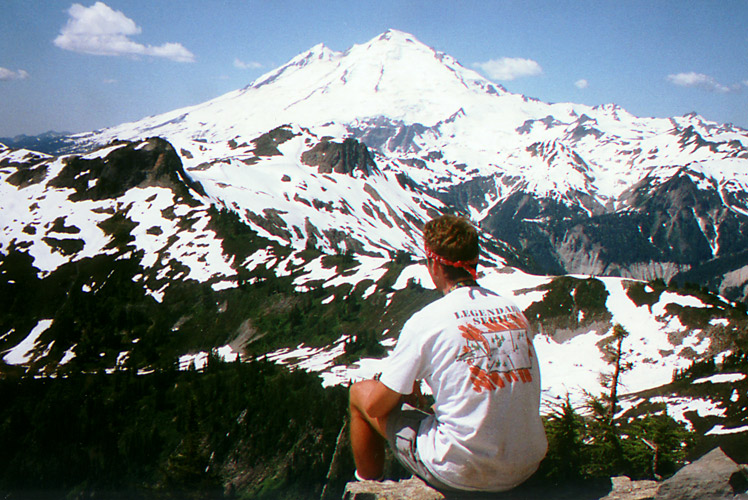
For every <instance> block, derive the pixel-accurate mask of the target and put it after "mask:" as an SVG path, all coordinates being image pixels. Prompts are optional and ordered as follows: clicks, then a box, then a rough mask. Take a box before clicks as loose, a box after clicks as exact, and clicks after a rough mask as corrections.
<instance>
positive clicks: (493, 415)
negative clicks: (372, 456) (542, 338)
mask: <svg viewBox="0 0 748 500" xmlns="http://www.w3.org/2000/svg"><path fill="white" fill-rule="evenodd" d="M414 380H423V381H425V382H426V383H427V384H428V386H429V387H430V388H431V390H432V392H433V394H434V397H435V403H434V405H433V409H434V418H429V419H426V420H424V421H423V423H422V424H421V428H420V431H419V435H418V438H417V447H418V449H419V453H420V455H421V458H422V459H423V461H424V463H425V465H426V467H427V468H428V469H430V471H431V472H432V473H433V474H434V475H435V476H437V477H439V478H440V479H441V480H442V481H443V482H444V483H445V484H447V485H449V486H452V487H455V488H460V489H465V490H477V489H480V490H493V491H498V490H506V489H509V488H512V487H514V486H516V485H517V484H519V483H521V482H522V481H524V480H525V479H527V477H529V476H530V475H531V474H532V473H533V472H534V471H535V469H536V468H537V465H538V463H539V462H540V460H541V459H542V457H543V456H544V455H545V451H546V446H547V443H546V439H545V433H544V430H543V426H542V421H541V420H540V417H539V412H538V406H539V400H540V374H539V371H538V363H537V361H536V358H535V352H534V350H533V347H532V342H531V341H530V339H529V338H528V334H527V321H526V320H525V318H524V316H523V315H522V312H521V311H520V310H519V309H518V308H517V307H516V306H515V305H513V304H512V303H511V302H509V301H508V300H506V299H504V298H502V297H500V296H498V295H496V294H495V293H493V292H491V291H489V290H486V289H484V288H481V287H476V286H473V287H462V288H458V289H456V290H453V291H451V292H450V293H448V294H447V295H445V296H444V297H443V298H441V299H439V300H438V301H436V302H434V303H432V304H430V305H428V306H426V307H425V308H424V309H422V310H421V311H419V312H418V313H416V314H415V315H414V316H413V317H412V318H411V319H410V320H409V321H408V323H406V325H405V327H404V328H403V331H402V332H401V335H400V339H399V340H398V345H397V347H396V348H395V351H394V352H393V353H392V355H391V356H390V357H389V358H388V362H387V368H386V369H385V371H384V372H383V374H382V377H381V379H380V381H381V382H382V383H384V384H385V385H387V386H388V387H390V388H391V389H393V390H395V391H398V392H405V393H407V392H409V389H408V387H409V386H410V387H412V384H413V381H414Z"/></svg>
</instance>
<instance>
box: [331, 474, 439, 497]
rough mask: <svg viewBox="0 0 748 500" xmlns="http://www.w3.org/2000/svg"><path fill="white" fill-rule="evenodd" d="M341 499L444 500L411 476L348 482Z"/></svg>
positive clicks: (436, 492) (437, 493)
mask: <svg viewBox="0 0 748 500" xmlns="http://www.w3.org/2000/svg"><path fill="white" fill-rule="evenodd" d="M343 500H444V495H442V494H441V493H439V492H438V491H436V490H434V489H432V488H430V487H429V486H427V485H426V483H424V482H423V481H422V480H421V479H419V478H417V477H413V478H410V479H403V480H401V481H356V482H351V483H348V484H347V485H346V487H345V492H343Z"/></svg>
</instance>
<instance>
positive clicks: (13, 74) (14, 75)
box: [0, 68, 29, 81]
mask: <svg viewBox="0 0 748 500" xmlns="http://www.w3.org/2000/svg"><path fill="white" fill-rule="evenodd" d="M28 77H29V74H28V72H27V71H24V70H22V69H19V70H18V71H12V70H9V69H5V68H0V81H5V80H25V79H26V78H28Z"/></svg>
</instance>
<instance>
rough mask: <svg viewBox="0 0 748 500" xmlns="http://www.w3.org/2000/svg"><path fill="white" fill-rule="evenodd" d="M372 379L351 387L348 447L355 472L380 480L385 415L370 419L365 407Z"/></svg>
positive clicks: (382, 463) (371, 386) (372, 385)
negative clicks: (354, 465) (350, 449)
mask: <svg viewBox="0 0 748 500" xmlns="http://www.w3.org/2000/svg"><path fill="white" fill-rule="evenodd" d="M375 384H377V382H376V381H374V380H364V381H362V382H356V383H355V384H353V385H352V386H351V388H350V393H349V395H350V411H351V448H352V449H353V460H354V461H355V462H356V470H357V471H358V475H359V476H361V477H362V478H363V479H379V478H381V477H382V474H383V472H384V445H385V438H384V436H385V434H386V428H387V416H386V415H385V416H383V417H380V418H373V417H371V416H369V415H368V414H367V413H366V411H365V410H364V408H365V407H366V402H367V400H368V398H369V396H370V394H371V390H372V389H373V387H374V385H375Z"/></svg>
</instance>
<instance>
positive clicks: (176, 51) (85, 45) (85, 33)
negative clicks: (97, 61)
mask: <svg viewBox="0 0 748 500" xmlns="http://www.w3.org/2000/svg"><path fill="white" fill-rule="evenodd" d="M68 14H69V15H70V18H69V19H68V22H67V24H66V25H65V26H64V27H63V28H62V29H61V30H60V35H59V36H58V37H57V38H55V41H54V44H55V45H56V46H58V47H60V48H61V49H64V50H70V51H73V52H81V53H84V54H93V55H98V56H152V57H164V58H166V59H171V60H173V61H178V62H193V61H194V60H195V56H194V55H193V54H192V52H190V51H189V50H187V49H186V48H184V47H183V46H182V45H181V44H179V43H165V44H163V45H160V46H158V47H154V46H152V45H142V44H140V43H137V42H134V41H132V40H130V38H129V37H130V36H132V35H139V34H140V33H141V31H142V30H141V29H140V27H139V26H137V25H136V24H135V21H133V20H132V19H130V18H129V17H127V16H126V15H125V14H123V13H122V12H120V11H118V10H114V9H112V8H111V7H109V6H108V5H106V4H105V3H103V2H96V3H95V4H94V5H92V6H91V7H84V6H82V5H81V4H78V3H74V4H73V5H72V6H71V7H70V9H68Z"/></svg>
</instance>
